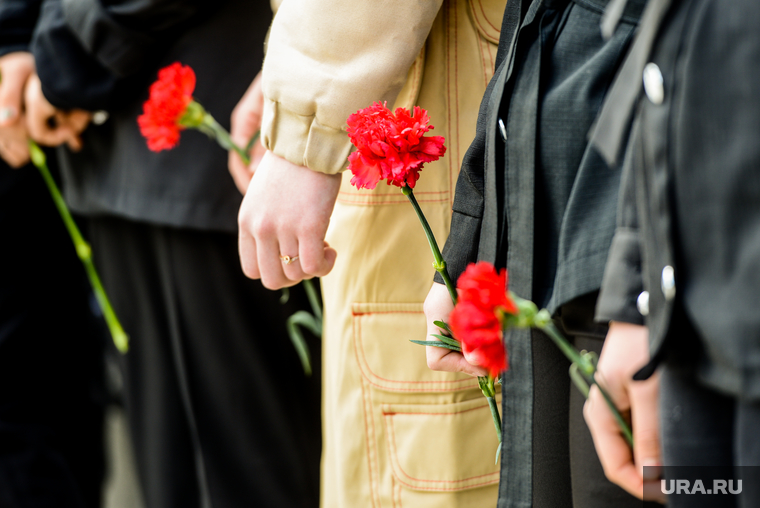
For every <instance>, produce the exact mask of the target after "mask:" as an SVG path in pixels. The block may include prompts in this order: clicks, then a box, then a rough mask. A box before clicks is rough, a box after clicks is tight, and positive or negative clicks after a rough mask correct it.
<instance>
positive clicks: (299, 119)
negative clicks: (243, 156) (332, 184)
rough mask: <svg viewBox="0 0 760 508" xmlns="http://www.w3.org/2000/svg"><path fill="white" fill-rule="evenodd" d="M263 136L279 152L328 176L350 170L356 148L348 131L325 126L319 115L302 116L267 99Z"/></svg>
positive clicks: (300, 164) (268, 144)
mask: <svg viewBox="0 0 760 508" xmlns="http://www.w3.org/2000/svg"><path fill="white" fill-rule="evenodd" d="M261 139H262V140H263V142H264V146H265V147H266V148H267V149H268V150H271V151H272V152H273V153H274V154H275V155H278V156H280V157H282V158H284V159H286V160H288V161H290V162H292V163H293V164H298V165H299V166H306V167H307V168H309V169H312V170H314V171H319V172H320V173H326V174H328V175H333V174H336V173H340V172H341V171H343V170H345V169H346V167H347V166H348V155H349V154H350V153H351V150H352V148H353V145H351V140H350V139H349V138H348V134H346V131H345V130H343V129H336V128H333V127H328V126H326V125H322V124H320V123H319V121H318V120H317V118H316V116H315V115H309V116H305V115H299V114H297V113H294V112H292V111H289V110H287V109H285V108H284V107H283V106H282V104H280V103H278V102H275V101H272V100H270V99H267V98H265V99H264V114H263V118H262V125H261Z"/></svg>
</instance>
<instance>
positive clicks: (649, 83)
mask: <svg viewBox="0 0 760 508" xmlns="http://www.w3.org/2000/svg"><path fill="white" fill-rule="evenodd" d="M644 92H646V94H647V98H648V99H649V100H650V101H651V102H652V104H658V105H659V104H662V101H663V100H664V99H665V88H664V87H663V80H662V72H660V68H659V67H657V64H655V63H652V62H649V63H648V64H647V65H646V67H644Z"/></svg>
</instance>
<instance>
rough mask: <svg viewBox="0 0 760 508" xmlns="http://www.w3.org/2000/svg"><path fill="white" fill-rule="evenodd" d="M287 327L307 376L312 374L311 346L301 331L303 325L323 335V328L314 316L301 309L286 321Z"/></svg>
mask: <svg viewBox="0 0 760 508" xmlns="http://www.w3.org/2000/svg"><path fill="white" fill-rule="evenodd" d="M286 327H287V329H288V334H289V335H290V340H291V342H293V346H294V347H295V348H296V352H297V353H298V357H299V358H300V360H301V365H302V366H303V371H304V373H305V374H306V375H307V376H310V375H311V372H312V369H311V354H310V353H309V346H308V345H307V344H306V339H304V336H303V333H302V332H301V327H303V328H306V329H307V330H309V331H310V332H311V333H313V334H314V335H317V336H321V334H322V328H321V327H320V326H319V323H317V321H316V320H315V319H314V316H312V315H311V314H309V313H308V312H306V311H305V310H300V311H298V312H296V313H295V314H293V315H292V316H290V317H289V318H288V320H287V322H286Z"/></svg>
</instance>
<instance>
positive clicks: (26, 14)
mask: <svg viewBox="0 0 760 508" xmlns="http://www.w3.org/2000/svg"><path fill="white" fill-rule="evenodd" d="M41 3H42V0H3V1H2V2H0V56H2V55H5V54H7V53H12V52H14V51H28V50H29V42H30V41H31V40H32V33H33V32H34V25H35V24H36V23H37V17H38V16H39V12H40V4H41Z"/></svg>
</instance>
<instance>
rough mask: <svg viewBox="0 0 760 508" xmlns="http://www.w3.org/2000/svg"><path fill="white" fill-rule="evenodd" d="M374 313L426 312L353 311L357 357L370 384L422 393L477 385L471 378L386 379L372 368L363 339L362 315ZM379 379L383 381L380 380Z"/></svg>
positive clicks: (392, 389) (395, 390)
mask: <svg viewBox="0 0 760 508" xmlns="http://www.w3.org/2000/svg"><path fill="white" fill-rule="evenodd" d="M373 314H424V312H423V311H412V310H379V311H367V312H357V311H356V310H354V311H352V317H353V321H354V322H353V326H354V333H353V335H354V349H355V352H356V357H357V358H356V361H357V362H358V363H359V370H360V372H361V374H362V377H364V379H366V381H367V382H368V383H369V384H371V385H372V386H375V387H376V388H379V389H381V390H386V391H394V392H422V393H424V392H428V393H433V392H450V391H452V390H456V391H460V390H467V389H471V388H474V387H476V386H477V385H476V383H475V382H474V381H473V380H470V379H458V380H451V381H398V380H393V379H386V378H383V377H381V376H379V375H377V374H376V373H375V372H374V371H373V370H372V368H371V367H370V365H369V362H367V359H366V355H365V351H364V341H363V340H362V325H361V316H371V315H373ZM377 380H379V381H381V382H378V381H377ZM398 385H400V386H398ZM431 385H432V386H431ZM415 387H416V388H415Z"/></svg>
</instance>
